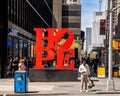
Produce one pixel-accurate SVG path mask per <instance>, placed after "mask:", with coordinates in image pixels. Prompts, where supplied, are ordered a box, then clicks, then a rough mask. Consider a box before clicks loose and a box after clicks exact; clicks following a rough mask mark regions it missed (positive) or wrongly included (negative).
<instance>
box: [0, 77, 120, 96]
mask: <svg viewBox="0 0 120 96" xmlns="http://www.w3.org/2000/svg"><path fill="white" fill-rule="evenodd" d="M91 79H92V80H93V81H94V83H95V86H94V87H93V88H91V89H89V91H88V92H82V93H80V81H79V80H78V81H71V82H70V81H69V82H67V81H65V82H28V92H27V93H14V79H13V78H11V79H10V78H7V79H0V96H112V95H114V96H120V78H113V79H114V84H115V91H109V92H108V91H107V90H106V89H107V78H97V77H91Z"/></svg>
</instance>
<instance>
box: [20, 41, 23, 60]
mask: <svg viewBox="0 0 120 96" xmlns="http://www.w3.org/2000/svg"><path fill="white" fill-rule="evenodd" d="M22 48H23V41H22V40H20V42H19V56H20V58H22Z"/></svg>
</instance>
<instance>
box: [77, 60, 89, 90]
mask: <svg viewBox="0 0 120 96" xmlns="http://www.w3.org/2000/svg"><path fill="white" fill-rule="evenodd" d="M79 72H80V73H81V91H80V92H83V87H84V86H83V85H84V83H85V92H88V90H87V82H88V76H89V75H90V68H89V65H88V64H87V63H86V61H85V60H83V62H82V64H81V65H80V66H79Z"/></svg>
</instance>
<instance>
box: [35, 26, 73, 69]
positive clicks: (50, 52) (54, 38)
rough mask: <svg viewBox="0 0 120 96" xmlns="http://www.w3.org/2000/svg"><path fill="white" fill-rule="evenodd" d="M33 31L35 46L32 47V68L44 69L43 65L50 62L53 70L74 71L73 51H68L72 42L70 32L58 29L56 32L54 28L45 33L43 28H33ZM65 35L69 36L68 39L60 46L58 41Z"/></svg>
mask: <svg viewBox="0 0 120 96" xmlns="http://www.w3.org/2000/svg"><path fill="white" fill-rule="evenodd" d="M34 31H35V32H36V46H34V50H35V51H36V65H35V66H34V68H39V69H44V68H45V65H44V63H45V62H46V61H52V62H53V68H54V69H55V70H56V69H61V70H63V69H64V70H73V69H74V49H70V46H71V45H72V43H73V41H74V35H73V34H72V31H70V30H69V29H67V28H63V29H60V30H59V31H58V32H56V28H47V29H46V31H45V30H44V28H34ZM66 33H68V34H69V35H68V38H67V39H66V41H65V42H64V44H63V45H60V44H59V41H60V40H61V39H62V37H63V36H64V35H65V34H66ZM45 34H46V35H45ZM44 55H45V56H44ZM71 58H73V59H71Z"/></svg>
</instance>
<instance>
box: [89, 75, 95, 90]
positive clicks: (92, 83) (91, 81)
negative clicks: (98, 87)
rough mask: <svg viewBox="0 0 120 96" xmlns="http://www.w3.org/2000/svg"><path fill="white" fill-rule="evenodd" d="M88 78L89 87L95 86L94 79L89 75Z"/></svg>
mask: <svg viewBox="0 0 120 96" xmlns="http://www.w3.org/2000/svg"><path fill="white" fill-rule="evenodd" d="M88 79H89V82H88V88H89V89H91V88H92V87H94V86H95V84H94V82H93V80H91V79H90V77H88Z"/></svg>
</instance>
